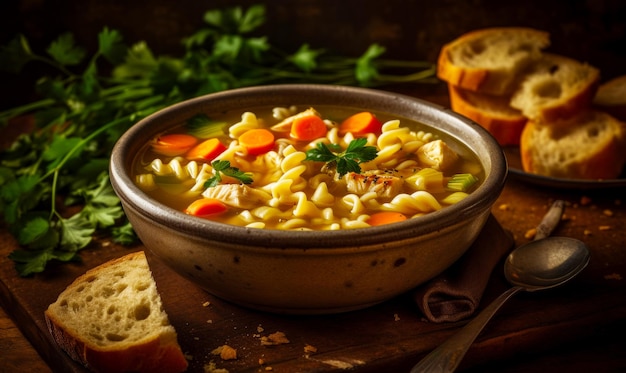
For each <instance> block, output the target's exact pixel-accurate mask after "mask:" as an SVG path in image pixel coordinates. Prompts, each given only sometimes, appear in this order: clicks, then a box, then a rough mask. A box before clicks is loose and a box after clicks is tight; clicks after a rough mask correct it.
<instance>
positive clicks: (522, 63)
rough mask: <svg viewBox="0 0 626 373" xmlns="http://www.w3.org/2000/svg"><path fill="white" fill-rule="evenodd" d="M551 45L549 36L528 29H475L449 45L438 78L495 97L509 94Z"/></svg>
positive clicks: (443, 51)
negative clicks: (521, 76) (524, 73)
mask: <svg viewBox="0 0 626 373" xmlns="http://www.w3.org/2000/svg"><path fill="white" fill-rule="evenodd" d="M549 44H550V38H549V34H548V33H547V32H544V31H540V30H535V29H532V28H524V27H502V28H498V27H495V28H487V29H481V30H475V31H471V32H468V33H466V34H463V35H461V36H460V37H458V38H457V39H455V40H453V41H452V42H450V43H448V44H445V45H444V46H443V47H442V48H441V51H440V53H439V57H438V61H437V76H438V77H439V78H440V79H441V80H443V81H446V82H448V83H450V84H453V85H455V86H458V87H461V88H463V89H467V90H470V91H479V92H483V93H489V94H494V95H508V94H511V93H512V92H513V90H514V89H515V87H516V85H517V79H518V78H519V77H520V74H521V73H522V72H523V71H524V70H525V69H526V68H527V67H528V65H529V64H531V63H532V62H534V61H536V60H538V59H539V58H540V57H541V51H542V50H543V49H544V48H546V47H547V46H548V45H549Z"/></svg>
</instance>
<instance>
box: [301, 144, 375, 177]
mask: <svg viewBox="0 0 626 373" xmlns="http://www.w3.org/2000/svg"><path fill="white" fill-rule="evenodd" d="M330 148H333V150H335V151H333V150H331V149H330ZM377 153H378V150H377V149H376V147H375V146H369V145H367V139H365V138H358V139H354V140H352V141H350V144H348V148H347V149H346V150H344V151H341V149H337V146H335V145H331V146H330V147H329V146H327V145H326V144H324V143H322V142H318V143H317V144H316V145H315V148H313V149H309V150H307V152H306V158H305V159H304V160H305V161H316V162H325V163H326V164H327V165H329V166H331V167H336V169H337V172H338V173H339V176H340V177H341V176H343V175H345V174H347V173H349V172H356V173H357V174H358V173H361V166H360V164H361V163H364V162H369V161H371V160H373V159H374V158H376V155H377Z"/></svg>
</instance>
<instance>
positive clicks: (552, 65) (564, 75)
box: [511, 53, 600, 124]
mask: <svg viewBox="0 0 626 373" xmlns="http://www.w3.org/2000/svg"><path fill="white" fill-rule="evenodd" d="M599 81H600V71H599V70H598V69H596V68H595V67H593V66H591V65H588V64H586V63H582V62H579V61H577V60H574V59H571V58H568V57H564V56H560V55H557V54H551V53H543V55H542V58H541V60H540V61H538V62H536V63H535V64H534V66H533V70H532V72H530V73H528V74H527V75H525V77H524V80H523V82H522V84H521V87H520V88H519V89H518V90H517V91H516V92H515V93H514V94H513V97H512V98H511V106H513V107H514V108H516V109H519V110H521V111H522V113H523V114H524V115H525V116H526V117H528V118H529V119H532V120H533V121H535V122H543V123H549V124H557V123H565V122H563V121H562V120H563V119H568V118H571V117H573V116H575V115H577V114H578V113H580V112H581V111H585V110H586V109H587V108H589V107H590V106H591V102H592V100H593V97H594V95H595V93H596V91H597V88H598V83H599Z"/></svg>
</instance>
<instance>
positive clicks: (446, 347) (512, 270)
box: [411, 205, 589, 373]
mask: <svg viewBox="0 0 626 373" xmlns="http://www.w3.org/2000/svg"><path fill="white" fill-rule="evenodd" d="M558 207H559V206H556V205H555V206H553V209H552V210H551V211H550V212H549V213H548V214H547V215H546V217H545V218H544V219H543V220H542V225H543V227H544V228H545V227H548V229H540V228H542V225H540V226H539V227H538V228H537V232H538V233H539V236H538V237H537V236H536V237H535V240H534V241H532V242H529V243H527V244H525V245H522V246H520V247H518V248H517V249H515V250H513V251H512V252H511V254H509V256H508V257H507V259H506V262H505V264H504V275H505V277H506V279H507V281H509V283H511V284H512V285H513V287H512V288H510V289H509V290H507V291H506V292H504V293H503V294H502V295H500V296H499V297H498V298H497V299H496V300H494V301H493V302H492V303H491V304H490V305H489V306H487V307H486V308H485V309H484V310H483V311H482V312H480V313H479V314H478V316H476V317H475V318H474V319H473V320H472V321H470V322H469V323H468V324H467V325H465V326H464V327H463V328H462V329H461V330H459V331H458V332H457V333H456V334H455V335H453V336H452V337H451V338H450V339H448V340H447V341H446V342H444V343H443V344H442V345H440V346H439V347H437V348H436V349H435V350H433V351H432V352H431V353H429V354H428V355H426V357H424V359H422V360H421V361H420V362H419V363H417V364H416V365H415V366H414V367H413V369H411V373H418V372H428V373H435V372H453V371H454V370H455V369H456V368H457V367H458V365H459V363H460V362H461V360H462V359H463V356H465V353H466V352H467V350H468V349H469V347H470V346H471V344H472V343H473V342H474V340H475V339H476V337H477V336H478V334H480V332H481V331H482V329H483V328H484V326H485V325H486V324H487V322H488V321H489V320H490V319H491V317H492V316H493V315H494V314H495V313H496V311H498V309H499V308H500V306H502V305H503V304H504V302H506V301H507V300H508V299H509V298H510V297H511V296H513V295H514V294H515V293H517V292H519V291H521V290H524V291H528V292H533V291H537V290H543V289H550V288H553V287H555V286H558V285H561V284H563V283H565V282H567V281H568V280H570V279H572V278H574V277H575V276H576V275H577V274H578V273H580V271H582V270H583V268H585V267H586V266H587V263H589V249H588V248H587V246H586V245H585V244H584V243H583V242H581V241H579V240H576V239H574V238H568V237H547V238H546V236H547V235H548V234H549V232H550V231H551V229H550V227H554V225H551V224H552V223H549V222H548V223H547V224H545V223H546V222H547V221H549V220H550V219H554V217H555V216H556V215H558V216H559V217H560V212H562V205H561V206H560V208H561V210H560V212H558ZM555 211H557V212H556V213H555Z"/></svg>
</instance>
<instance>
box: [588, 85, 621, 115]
mask: <svg viewBox="0 0 626 373" xmlns="http://www.w3.org/2000/svg"><path fill="white" fill-rule="evenodd" d="M593 104H594V105H595V106H596V107H597V108H599V109H600V110H604V111H606V112H607V113H609V114H611V115H613V116H614V117H616V118H617V119H619V120H621V121H626V75H622V76H618V77H616V78H613V79H611V80H609V81H607V82H604V83H602V84H601V85H600V87H599V88H598V92H596V96H595V97H594V99H593Z"/></svg>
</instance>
